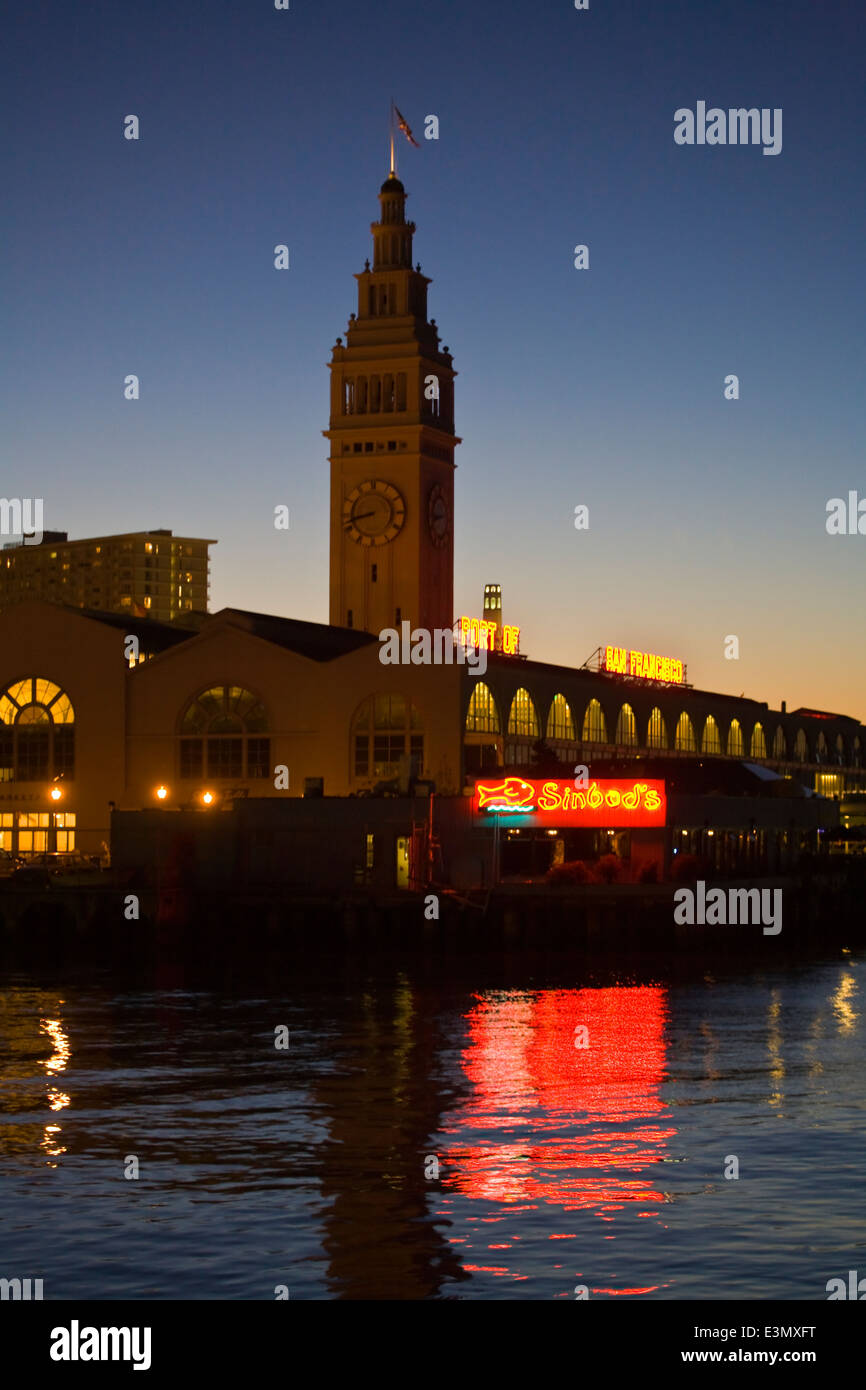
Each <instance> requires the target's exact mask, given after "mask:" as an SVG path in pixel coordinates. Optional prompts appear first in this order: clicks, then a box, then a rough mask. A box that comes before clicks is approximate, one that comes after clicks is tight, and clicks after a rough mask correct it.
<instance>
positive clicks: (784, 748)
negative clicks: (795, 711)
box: [773, 724, 788, 759]
mask: <svg viewBox="0 0 866 1390" xmlns="http://www.w3.org/2000/svg"><path fill="white" fill-rule="evenodd" d="M787 756H788V743H787V740H786V738H785V730H784V729H783V728H782V726H781V724H780V725H779V726H778V727H777V729H776V733H775V736H774V738H773V757H774V758H780V759H784V758H787Z"/></svg>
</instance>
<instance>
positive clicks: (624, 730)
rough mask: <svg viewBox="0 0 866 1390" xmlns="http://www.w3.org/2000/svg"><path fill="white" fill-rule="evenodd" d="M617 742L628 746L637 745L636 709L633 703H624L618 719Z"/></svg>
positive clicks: (634, 746) (633, 746)
mask: <svg viewBox="0 0 866 1390" xmlns="http://www.w3.org/2000/svg"><path fill="white" fill-rule="evenodd" d="M614 742H615V743H618V744H623V745H625V746H626V747H628V748H636V747H637V725H636V723H635V718H634V710H633V709H632V707H631V705H623V707H622V709H621V710H620V712H619V718H618V719H617V721H616V738H615V740H614Z"/></svg>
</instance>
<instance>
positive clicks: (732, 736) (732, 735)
mask: <svg viewBox="0 0 866 1390" xmlns="http://www.w3.org/2000/svg"><path fill="white" fill-rule="evenodd" d="M742 756H743V731H742V729H741V728H740V721H739V719H732V720H731V727H730V728H729V729H728V757H729V758H741V757H742Z"/></svg>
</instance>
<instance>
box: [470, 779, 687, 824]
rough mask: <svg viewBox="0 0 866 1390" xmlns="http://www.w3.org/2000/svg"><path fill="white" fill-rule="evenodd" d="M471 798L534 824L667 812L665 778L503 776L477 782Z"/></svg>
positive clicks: (481, 808) (652, 820)
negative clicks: (578, 782) (583, 780)
mask: <svg viewBox="0 0 866 1390" xmlns="http://www.w3.org/2000/svg"><path fill="white" fill-rule="evenodd" d="M473 804H474V808H475V810H476V811H478V812H483V813H485V814H487V813H492V812H496V813H498V814H500V815H509V816H530V817H531V818H532V820H533V821H535V822H537V823H539V824H542V823H544V822H545V821H549V822H551V823H555V824H556V825H599V826H602V825H603V826H614V825H617V826H629V825H635V826H652V825H664V823H665V815H666V812H667V800H666V797H665V784H664V782H661V781H646V782H638V781H634V780H631V779H628V780H606V781H598V780H592V781H589V782H588V783H587V785H586V786H585V787H576V786H575V785H574V781H573V780H572V781H566V782H557V781H551V780H549V779H548V780H542V781H534V780H533V781H527V780H526V779H525V778H523V777H502V778H500V779H499V781H497V782H477V783H476V784H475V797H474V803H473Z"/></svg>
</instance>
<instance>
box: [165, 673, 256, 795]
mask: <svg viewBox="0 0 866 1390" xmlns="http://www.w3.org/2000/svg"><path fill="white" fill-rule="evenodd" d="M267 731H268V717H267V714H266V712H265V707H264V705H263V704H262V702H261V700H260V699H259V697H258V695H253V693H252V691H250V690H244V689H243V687H242V686H240V685H214V686H212V687H211V688H210V690H205V691H204V692H203V693H202V694H201V695H197V696H196V697H195V699H194V700H191V701H190V703H189V704H188V705H187V707H186V709H185V711H184V713H183V717H182V719H181V722H180V775H181V777H182V778H201V777H206V778H207V779H208V780H209V781H210V780H211V779H213V778H215V777H237V778H252V777H268V776H270V773H271V766H270V763H271V741H270V739H269V738H268V737H267Z"/></svg>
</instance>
